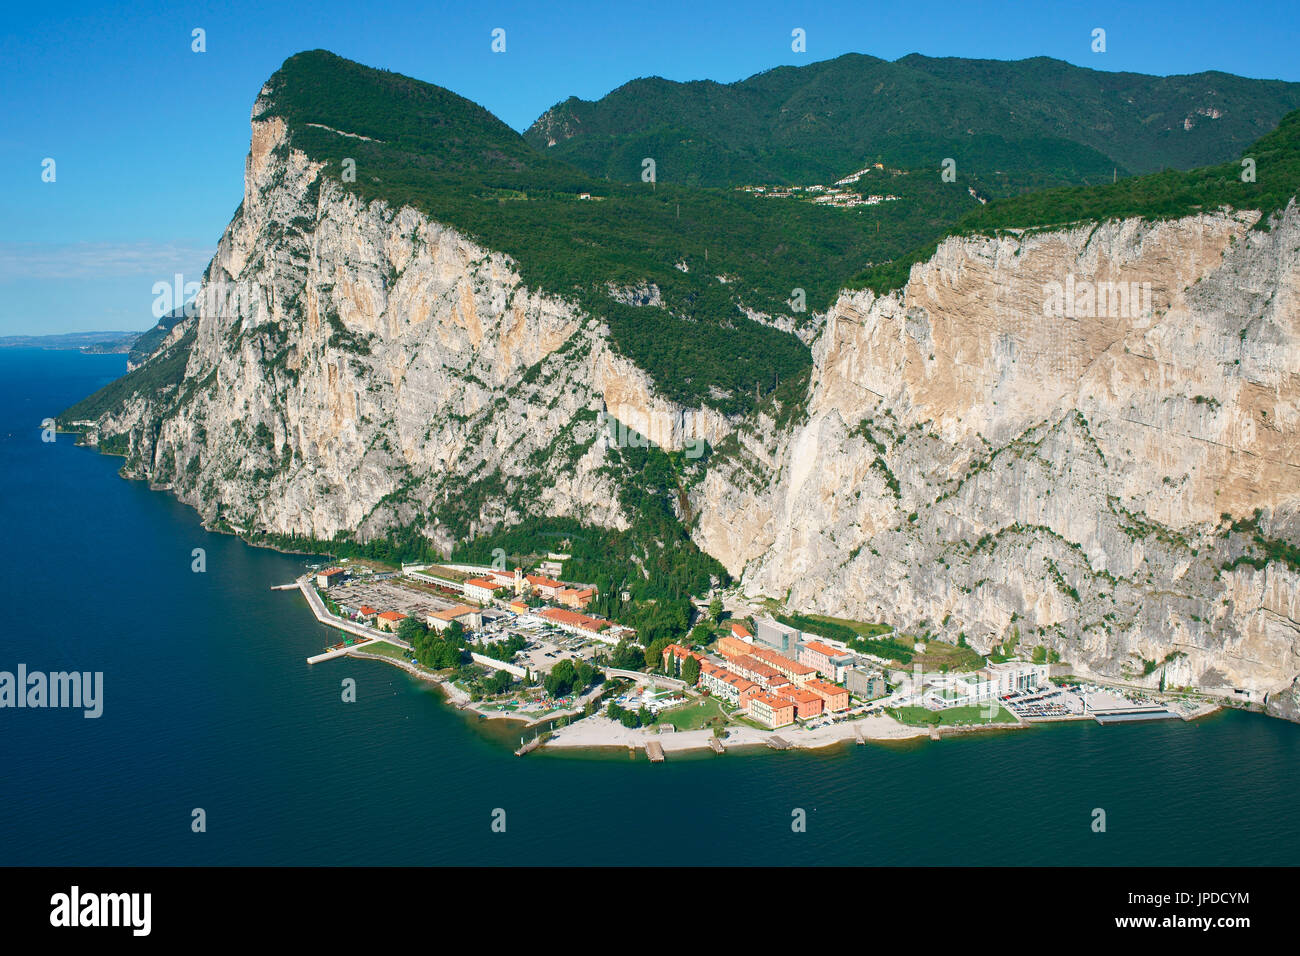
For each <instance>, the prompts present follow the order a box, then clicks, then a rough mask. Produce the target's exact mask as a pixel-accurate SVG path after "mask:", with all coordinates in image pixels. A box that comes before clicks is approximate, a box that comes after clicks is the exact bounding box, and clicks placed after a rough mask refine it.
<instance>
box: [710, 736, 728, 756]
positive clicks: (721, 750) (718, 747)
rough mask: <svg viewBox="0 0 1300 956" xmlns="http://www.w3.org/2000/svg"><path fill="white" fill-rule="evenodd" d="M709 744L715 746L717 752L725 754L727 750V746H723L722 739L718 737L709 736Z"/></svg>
mask: <svg viewBox="0 0 1300 956" xmlns="http://www.w3.org/2000/svg"><path fill="white" fill-rule="evenodd" d="M709 746H710V747H712V748H713V752H714V753H715V754H725V753H726V752H727V748H726V747H724V746H722V741H721V740H719V739H718V738H717V737H710V738H709Z"/></svg>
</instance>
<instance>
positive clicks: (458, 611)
mask: <svg viewBox="0 0 1300 956" xmlns="http://www.w3.org/2000/svg"><path fill="white" fill-rule="evenodd" d="M452 621H460V626H461V627H463V628H464V629H465V630H467V631H476V630H478V629H479V628H481V627H482V626H483V615H482V612H480V611H479V609H478V608H476V607H470V606H469V605H468V604H459V605H457V606H456V607H449V608H447V609H446V610H445V611H435V612H434V613H432V614H430V615H429V616H428V617H426V618H425V619H424V623H425V624H427V625H428V626H429V627H431V628H433V629H434V630H435V631H440V632H441V631H445V630H446V629H447V628H449V627H451V622H452Z"/></svg>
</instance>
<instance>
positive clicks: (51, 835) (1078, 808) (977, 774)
mask: <svg viewBox="0 0 1300 956" xmlns="http://www.w3.org/2000/svg"><path fill="white" fill-rule="evenodd" d="M124 369H125V356H120V355H81V354H78V353H67V352H43V351H37V350H6V351H0V483H2V484H0V492H2V493H0V527H2V528H3V558H4V560H3V563H2V565H0V566H2V568H3V572H2V573H0V600H2V601H3V607H4V608H5V618H6V624H7V626H6V627H4V628H3V631H0V670H7V671H14V670H15V669H16V668H17V665H18V664H19V663H23V664H26V665H27V667H28V669H29V670H32V671H34V670H41V671H47V672H48V671H59V670H74V669H75V670H82V671H87V670H88V671H103V673H104V712H103V716H102V717H100V718H99V719H94V720H90V719H85V718H84V717H83V716H82V713H81V711H79V710H54V709H46V710H28V709H24V710H16V709H3V710H0V768H3V772H2V773H0V863H3V864H25V865H37V864H70V865H118V864H123V865H125V864H137V865H140V864H194V865H201V864H327V865H329V864H443V863H456V864H526V865H545V864H620V863H624V864H690V863H711V864H744V865H766V866H770V865H779V864H870V865H879V864H907V863H917V864H963V865H969V864H976V865H978V864H1153V865H1158V864H1260V863H1270V864H1293V863H1295V862H1296V860H1297V856H1298V853H1297V848H1298V847H1300V818H1298V817H1297V815H1296V814H1295V812H1294V808H1295V794H1296V784H1297V767H1298V766H1300V726H1297V725H1294V724H1288V723H1284V722H1282V721H1278V720H1273V719H1270V718H1266V717H1262V716H1258V715H1254V714H1245V713H1237V712H1232V713H1225V714H1221V715H1217V716H1214V717H1211V718H1208V719H1206V720H1203V721H1199V722H1196V723H1192V724H1185V723H1183V722H1181V721H1170V722H1159V723H1152V724H1145V725H1129V726H1112V727H1100V726H1097V725H1096V724H1092V723H1072V724H1058V725H1052V726H1046V727H1038V728H1034V729H1032V730H1028V731H1019V732H1011V733H1001V734H990V735H981V736H972V737H966V738H961V739H951V740H943V741H940V742H937V743H936V742H930V741H928V740H927V741H921V742H915V743H905V744H894V745H871V746H865V747H861V746H853V745H847V746H844V747H841V748H838V749H835V750H829V751H824V752H815V753H810V752H784V753H776V752H769V751H763V752H759V753H755V754H753V755H747V754H742V753H737V752H735V751H733V752H731V753H728V754H726V755H725V756H716V755H713V754H712V753H703V754H700V755H698V756H681V755H669V758H668V760H667V761H666V762H665V763H663V764H659V765H652V764H649V763H648V762H646V760H645V758H644V757H640V758H638V759H636V760H631V759H629V758H628V757H627V756H626V753H625V752H624V753H615V754H614V755H612V756H611V755H609V754H594V753H586V754H578V755H575V754H572V753H548V752H546V751H542V752H539V753H535V754H532V755H530V756H528V757H526V758H522V759H521V758H517V757H515V756H514V755H513V753H512V748H513V746H517V743H518V736H517V733H518V732H517V731H516V730H514V729H513V728H514V727H516V726H517V725H513V724H508V723H505V722H502V721H493V722H490V723H489V722H486V721H480V720H478V719H477V718H474V717H471V716H466V715H464V714H462V713H459V712H457V711H454V710H451V709H449V708H448V707H446V706H445V705H444V704H443V703H442V699H441V697H440V696H439V695H438V693H437V692H435V691H433V690H430V689H429V688H428V687H427V685H425V684H423V683H421V682H419V681H417V680H415V679H414V678H412V677H410V676H408V675H407V674H405V673H404V672H402V671H400V670H398V669H397V668H395V667H392V666H390V665H387V664H384V663H381V662H378V661H362V660H353V659H343V660H338V661H330V662H327V663H325V664H320V665H316V666H314V667H309V666H308V665H307V664H306V663H305V662H304V659H305V658H306V657H307V656H308V655H310V654H313V653H316V652H318V651H320V650H321V649H322V648H323V647H324V646H325V645H326V644H327V643H330V642H332V638H331V632H330V631H329V630H328V629H326V628H324V627H322V626H321V625H319V624H318V623H317V622H316V621H315V620H314V619H313V618H312V617H311V615H310V614H309V613H308V611H307V609H306V603H305V601H304V600H303V598H302V597H301V595H299V594H297V593H282V592H272V591H270V590H269V588H270V586H271V585H272V584H278V583H283V582H287V581H289V580H291V579H292V578H293V577H295V576H296V575H297V574H299V573H300V572H301V570H302V568H303V566H304V563H305V559H304V558H302V557H296V556H291V555H283V554H277V553H275V552H271V551H267V550H263V549H258V548H252V547H249V546H247V545H245V544H243V543H242V542H240V541H239V540H237V539H235V538H233V537H230V536H227V535H220V534H211V533H208V532H206V531H204V530H203V528H202V527H201V526H200V525H199V522H198V520H197V518H196V516H195V514H194V512H193V511H192V510H190V509H189V508H187V507H185V506H183V505H180V504H178V503H177V502H176V501H175V500H173V499H172V498H171V497H170V496H169V495H167V494H165V493H160V492H152V491H149V490H148V488H147V487H146V486H145V485H144V484H143V483H140V482H132V481H126V480H123V479H122V478H120V477H118V475H117V470H118V467H119V466H120V463H121V461H120V459H117V458H112V457H109V456H104V455H100V454H98V453H96V452H94V451H91V450H89V449H85V448H78V447H75V446H74V444H73V439H72V436H68V435H61V436H59V437H58V440H57V441H55V442H53V443H45V442H42V441H41V432H40V422H41V420H42V419H43V418H46V417H48V416H53V415H56V414H57V413H58V412H60V411H62V409H64V408H65V407H67V406H68V405H70V404H71V403H72V402H74V401H76V400H77V399H79V398H81V397H82V396H84V395H86V394H88V393H89V392H91V391H93V390H94V389H95V388H97V387H99V386H100V385H103V384H105V383H106V382H108V381H109V380H111V379H112V378H114V377H116V376H117V375H118V374H120V373H121V372H122V371H123V370H124ZM194 548H204V549H205V550H206V555H207V571H206V573H202V574H197V573H194V572H193V571H192V570H191V561H192V557H191V552H192V550H193V549H194ZM348 677H351V678H354V679H355V680H356V682H357V701H356V702H355V703H343V701H342V699H341V696H342V695H341V682H342V681H343V679H344V678H348ZM196 807H201V808H203V810H204V811H206V816H207V832H206V833H194V832H192V831H191V827H190V823H191V812H192V810H193V809H194V808H196ZM496 808H502V809H504V810H505V811H506V822H507V826H506V832H505V833H493V832H492V830H491V820H492V813H493V810H494V809H496ZM794 808H802V809H804V810H806V812H807V820H808V827H807V832H805V833H794V832H792V830H791V826H790V822H791V812H792V810H793V809H794ZM1094 808H1101V809H1104V810H1105V811H1106V815H1107V832H1105V833H1094V832H1092V829H1091V826H1090V824H1091V821H1092V812H1093V810H1094Z"/></svg>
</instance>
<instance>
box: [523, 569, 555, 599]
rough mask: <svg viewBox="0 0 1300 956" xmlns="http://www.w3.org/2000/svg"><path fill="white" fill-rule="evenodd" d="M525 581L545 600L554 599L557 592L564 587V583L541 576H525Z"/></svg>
mask: <svg viewBox="0 0 1300 956" xmlns="http://www.w3.org/2000/svg"><path fill="white" fill-rule="evenodd" d="M524 581H525V582H526V583H527V584H528V586H529V587H530V588H531V589H532V590H533V591H534V592H535V593H537V594H540V595H541V596H542V597H544V598H554V597H555V595H556V592H558V591H559V590H560V589H561V588H563V587H564V582H563V581H556V580H555V579H554V578H547V577H543V576H542V575H540V574H525V575H524Z"/></svg>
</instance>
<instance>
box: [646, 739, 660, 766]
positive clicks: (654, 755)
mask: <svg viewBox="0 0 1300 956" xmlns="http://www.w3.org/2000/svg"><path fill="white" fill-rule="evenodd" d="M645 755H646V756H647V757H649V758H650V762H651V763H663V762H664V746H663V744H661V743H660V742H659V741H657V740H647V741H646V743H645Z"/></svg>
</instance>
